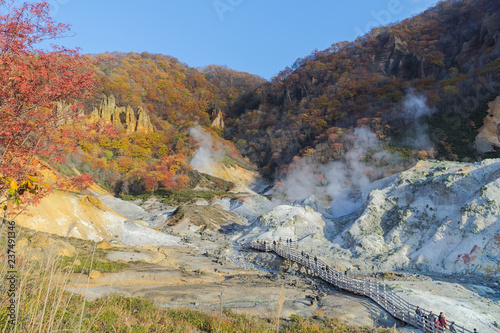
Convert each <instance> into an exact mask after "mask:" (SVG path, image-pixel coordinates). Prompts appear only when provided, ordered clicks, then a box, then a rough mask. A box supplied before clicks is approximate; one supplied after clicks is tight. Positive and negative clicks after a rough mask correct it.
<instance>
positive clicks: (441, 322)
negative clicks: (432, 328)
mask: <svg viewBox="0 0 500 333" xmlns="http://www.w3.org/2000/svg"><path fill="white" fill-rule="evenodd" d="M438 319H439V325H441V327H442V328H443V329H444V328H448V325H447V322H446V317H445V316H444V313H443V312H441V313H439V317H438Z"/></svg>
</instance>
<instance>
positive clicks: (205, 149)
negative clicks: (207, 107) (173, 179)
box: [189, 125, 220, 174]
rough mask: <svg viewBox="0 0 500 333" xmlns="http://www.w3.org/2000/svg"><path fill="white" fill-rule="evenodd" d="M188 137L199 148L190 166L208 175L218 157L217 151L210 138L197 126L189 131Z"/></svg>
mask: <svg viewBox="0 0 500 333" xmlns="http://www.w3.org/2000/svg"><path fill="white" fill-rule="evenodd" d="M189 135H191V136H192V137H193V138H194V139H195V140H196V142H198V144H199V146H200V147H199V148H198V151H197V152H196V154H195V155H194V157H193V159H192V160H191V163H190V164H191V166H192V167H193V168H195V169H196V170H198V171H200V172H203V173H208V174H210V173H211V171H212V170H213V167H214V166H215V163H216V160H217V157H218V156H219V155H220V153H219V150H218V149H214V141H213V138H212V136H211V135H210V134H209V133H207V132H206V131H205V130H203V128H202V127H201V126H199V125H198V126H195V127H191V128H190V129H189Z"/></svg>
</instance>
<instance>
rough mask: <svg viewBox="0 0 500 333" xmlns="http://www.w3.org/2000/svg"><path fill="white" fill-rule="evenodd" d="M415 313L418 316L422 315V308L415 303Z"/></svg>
mask: <svg viewBox="0 0 500 333" xmlns="http://www.w3.org/2000/svg"><path fill="white" fill-rule="evenodd" d="M415 314H416V315H417V317H418V318H420V317H422V310H420V306H418V305H417V308H416V309H415Z"/></svg>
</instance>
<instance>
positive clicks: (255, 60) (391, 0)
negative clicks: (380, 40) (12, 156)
mask: <svg viewBox="0 0 500 333" xmlns="http://www.w3.org/2000/svg"><path fill="white" fill-rule="evenodd" d="M47 2H49V3H50V4H51V11H52V15H53V17H54V19H55V20H56V21H58V22H62V23H69V24H71V25H72V34H73V35H74V36H72V37H70V38H65V39H62V40H59V41H57V43H58V44H62V45H64V46H68V47H75V46H78V47H80V48H81V49H82V52H83V53H100V52H105V51H121V52H142V51H147V52H149V53H162V54H168V55H170V56H173V57H176V58H178V59H179V60H180V61H182V62H184V63H186V64H188V65H190V66H195V67H197V66H205V65H209V64H218V65H227V66H228V67H230V68H232V69H236V70H240V71H245V72H249V73H253V74H257V75H260V76H262V77H264V78H266V79H270V78H271V77H273V76H274V75H275V74H277V73H278V72H279V71H281V70H282V69H284V68H285V67H286V66H290V65H291V64H293V63H294V62H295V60H296V59H297V58H299V57H304V56H307V55H308V54H310V53H311V52H312V51H313V50H314V49H318V50H322V49H325V48H327V47H329V46H330V45H331V44H332V43H334V42H339V41H343V40H349V41H351V40H354V39H355V37H356V36H359V35H361V34H362V33H365V32H367V31H369V30H370V29H371V28H372V27H374V26H376V25H384V24H386V23H388V22H396V21H400V20H402V19H404V18H406V17H410V16H412V15H414V14H417V13H419V12H421V11H423V10H425V9H426V8H428V7H430V6H432V5H433V4H435V3H436V2H437V1H435V0H351V1H335V0H309V1H305V0H303V1H299V0H143V1H139V0H134V1H132V0H99V1H97V0H48V1H47Z"/></svg>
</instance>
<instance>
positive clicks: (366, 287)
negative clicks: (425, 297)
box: [250, 241, 472, 333]
mask: <svg viewBox="0 0 500 333" xmlns="http://www.w3.org/2000/svg"><path fill="white" fill-rule="evenodd" d="M250 246H251V247H252V248H253V249H256V250H260V251H264V252H275V253H276V254H277V255H279V256H280V257H282V258H286V259H289V260H291V261H293V262H295V263H297V264H298V265H299V266H302V267H305V268H307V269H309V270H311V271H312V272H313V273H314V274H315V275H317V276H318V277H319V278H320V279H322V280H324V281H326V282H328V283H329V284H331V285H333V286H335V287H337V288H339V289H341V290H345V291H349V292H351V293H354V294H358V295H363V296H366V297H369V298H370V299H372V300H373V301H374V302H375V303H377V304H378V305H379V306H380V307H382V308H383V309H384V310H386V311H387V312H389V313H390V314H391V315H392V316H393V317H395V318H398V319H399V320H401V321H403V322H405V323H407V324H410V325H412V326H413V327H416V328H419V329H421V330H423V331H424V332H451V331H450V330H449V329H445V328H441V329H440V330H436V329H435V326H434V323H431V322H430V321H428V320H427V319H425V318H423V317H420V316H417V314H416V313H415V309H416V308H417V306H416V305H413V304H411V303H409V302H407V301H406V300H404V299H403V298H401V297H400V296H398V295H397V294H396V293H394V292H393V291H391V290H390V289H388V288H387V286H386V285H385V284H382V283H380V282H378V281H371V280H368V279H357V278H353V277H350V276H347V275H345V274H344V273H341V272H339V271H336V270H334V269H332V268H331V267H330V266H328V265H327V264H326V263H325V262H323V261H322V260H321V259H319V258H317V257H315V256H313V255H311V254H310V253H306V252H304V251H299V250H298V249H297V248H296V247H295V246H292V244H291V243H279V242H272V243H271V242H269V241H268V242H264V241H254V242H252V243H251V245H250ZM421 311H422V313H423V314H425V315H426V316H428V315H429V311H428V310H425V309H421ZM436 316H437V314H436ZM447 321H448V325H449V324H450V323H451V321H450V320H447ZM448 327H449V326H448ZM455 329H456V332H457V333H472V331H470V330H468V329H466V328H465V327H462V326H459V325H457V324H455Z"/></svg>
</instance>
